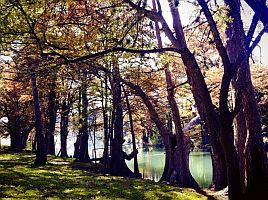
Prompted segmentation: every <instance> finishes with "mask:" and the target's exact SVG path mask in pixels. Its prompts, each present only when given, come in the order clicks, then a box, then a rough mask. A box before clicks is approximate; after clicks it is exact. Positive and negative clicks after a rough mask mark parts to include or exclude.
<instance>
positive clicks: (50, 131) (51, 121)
mask: <svg viewBox="0 0 268 200" xmlns="http://www.w3.org/2000/svg"><path fill="white" fill-rule="evenodd" d="M52 76H53V77H52V78H51V82H50V85H49V88H50V91H49V93H48V108H47V117H48V122H47V130H46V134H45V141H46V149H47V153H48V154H51V155H55V141H54V132H55V126H56V117H57V116H56V113H57V109H56V92H55V88H56V80H55V77H54V76H55V75H52Z"/></svg>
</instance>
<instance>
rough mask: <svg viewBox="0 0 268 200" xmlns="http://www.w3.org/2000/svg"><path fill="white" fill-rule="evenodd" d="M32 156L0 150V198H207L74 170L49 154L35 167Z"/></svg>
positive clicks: (189, 191) (144, 183)
mask: <svg viewBox="0 0 268 200" xmlns="http://www.w3.org/2000/svg"><path fill="white" fill-rule="evenodd" d="M34 157H35V155H33V154H27V153H20V154H18V153H11V152H7V151H0V199H2V198H7V199H51V200H52V199H118V200H119V199H133V200H140V199H153V200H158V199H159V200H172V199H177V200H178V199H179V200H196V199H199V200H206V199H208V197H206V196H203V195H201V194H199V193H196V192H195V191H193V190H190V189H180V188H176V187H173V186H170V185H167V184H160V183H155V182H153V181H148V180H137V179H126V178H121V177H113V176H101V175H94V174H92V173H90V172H87V171H82V170H74V169H72V167H71V163H72V162H73V160H72V159H63V158H58V157H52V156H51V157H49V158H48V164H47V165H46V166H41V167H38V166H35V165H33V161H34Z"/></svg>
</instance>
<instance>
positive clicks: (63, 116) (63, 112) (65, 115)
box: [60, 99, 70, 158]
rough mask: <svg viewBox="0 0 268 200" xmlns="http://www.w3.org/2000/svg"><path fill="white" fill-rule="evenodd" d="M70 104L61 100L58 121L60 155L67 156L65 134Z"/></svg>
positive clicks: (66, 132) (66, 133)
mask: <svg viewBox="0 0 268 200" xmlns="http://www.w3.org/2000/svg"><path fill="white" fill-rule="evenodd" d="M69 113H70V105H69V103H68V102H67V100H66V99H64V100H63V101H62V105H61V121H60V141H61V143H60V144H61V148H60V156H61V157H66V158H67V157H68V154H67V136H68V124H69Z"/></svg>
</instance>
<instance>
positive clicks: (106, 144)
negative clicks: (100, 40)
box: [101, 75, 110, 172]
mask: <svg viewBox="0 0 268 200" xmlns="http://www.w3.org/2000/svg"><path fill="white" fill-rule="evenodd" d="M102 89H104V91H103V90H102V92H101V96H102V98H101V99H102V116H103V130H104V150H103V164H104V172H108V168H109V139H110V137H109V121H108V114H107V109H108V106H107V103H108V82H107V75H106V76H105V80H104V88H103V85H102Z"/></svg>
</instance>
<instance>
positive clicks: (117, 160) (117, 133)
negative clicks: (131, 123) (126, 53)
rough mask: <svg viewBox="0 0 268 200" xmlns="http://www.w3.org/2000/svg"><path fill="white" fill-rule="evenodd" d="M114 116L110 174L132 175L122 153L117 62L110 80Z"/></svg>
mask: <svg viewBox="0 0 268 200" xmlns="http://www.w3.org/2000/svg"><path fill="white" fill-rule="evenodd" d="M112 94H113V108H114V110H115V116H114V117H115V118H114V137H113V139H112V149H111V166H110V170H111V174H112V175H116V176H127V177H133V176H134V174H133V172H132V171H131V170H130V169H129V168H128V166H127V164H126V162H125V158H124V153H123V147H122V145H123V142H124V140H123V109H122V98H121V84H120V72H119V67H118V65H117V63H114V66H113V80H112Z"/></svg>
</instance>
